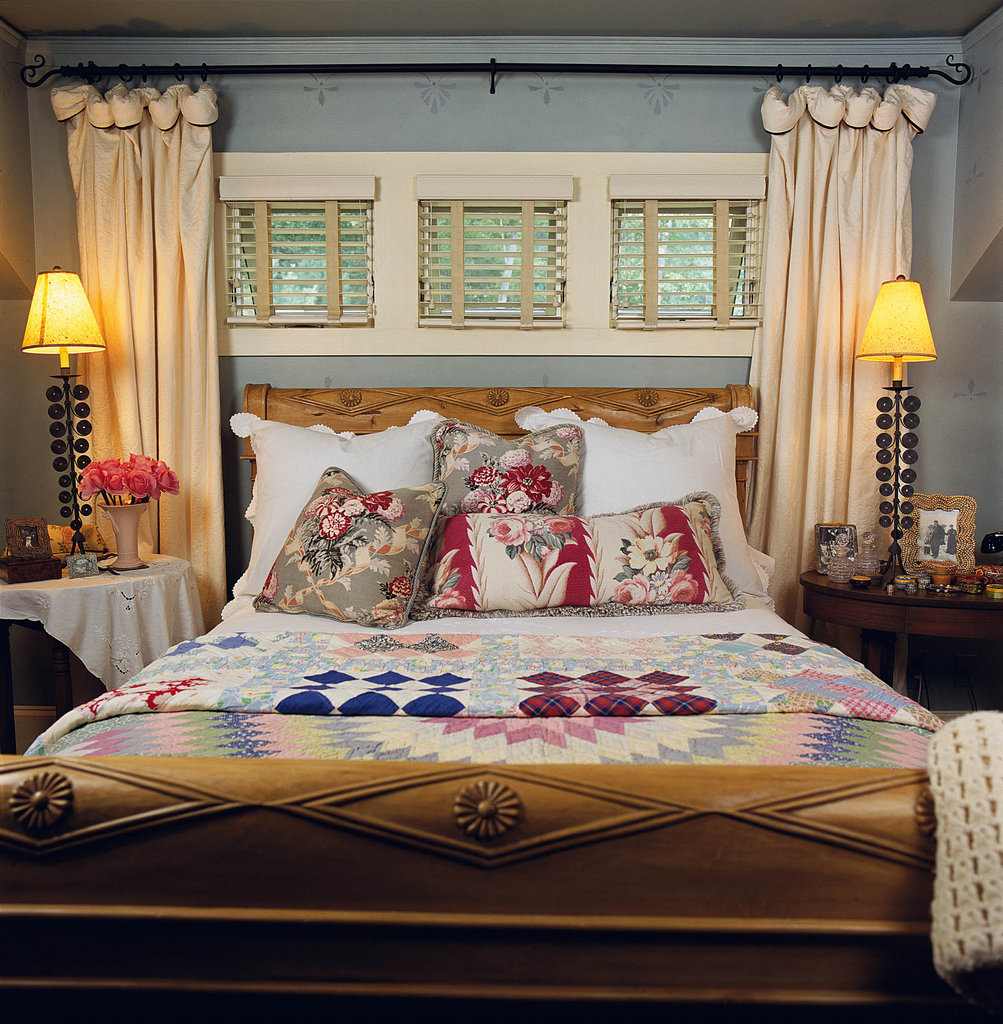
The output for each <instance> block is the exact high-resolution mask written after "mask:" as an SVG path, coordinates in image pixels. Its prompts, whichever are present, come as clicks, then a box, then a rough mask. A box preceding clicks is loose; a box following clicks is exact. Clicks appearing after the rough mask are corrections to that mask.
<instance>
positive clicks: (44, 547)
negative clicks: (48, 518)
mask: <svg viewBox="0 0 1003 1024" xmlns="http://www.w3.org/2000/svg"><path fill="white" fill-rule="evenodd" d="M4 525H5V526H6V528H7V551H8V553H9V555H10V557H11V558H25V559H27V558H32V559H34V558H51V557H52V545H51V544H50V543H49V528H48V526H46V524H45V520H44V519H42V518H41V517H36V518H32V519H15V518H11V519H8V520H7V521H6V522H5V524H4Z"/></svg>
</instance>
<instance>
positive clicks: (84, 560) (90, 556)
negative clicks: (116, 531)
mask: <svg viewBox="0 0 1003 1024" xmlns="http://www.w3.org/2000/svg"><path fill="white" fill-rule="evenodd" d="M66 570H67V572H66V574H67V576H68V577H69V578H70V579H71V580H79V579H83V578H84V577H85V576H99V575H100V574H101V570H100V569H99V568H98V556H97V555H96V554H94V552H93V551H85V552H84V553H83V554H82V555H67V556H66Z"/></svg>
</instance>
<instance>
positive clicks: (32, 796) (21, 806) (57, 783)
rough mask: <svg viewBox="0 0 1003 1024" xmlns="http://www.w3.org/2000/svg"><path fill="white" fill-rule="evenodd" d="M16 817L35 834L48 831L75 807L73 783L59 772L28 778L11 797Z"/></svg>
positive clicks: (11, 806) (27, 829)
mask: <svg viewBox="0 0 1003 1024" xmlns="http://www.w3.org/2000/svg"><path fill="white" fill-rule="evenodd" d="M9 803H10V812H11V814H12V815H13V817H14V820H15V821H16V822H17V823H18V824H19V825H20V826H21V827H22V828H23V829H24V830H25V832H29V833H31V834H32V835H39V834H42V833H44V832H48V831H49V830H50V829H51V828H53V827H54V826H55V825H57V824H59V822H60V821H62V820H63V818H65V817H66V816H67V815H68V814H69V813H70V810H71V808H72V806H73V784H72V783H71V782H70V780H69V779H68V778H67V777H66V776H65V775H63V774H62V773H60V772H41V773H39V774H38V775H32V776H31V777H30V778H28V779H25V781H24V782H22V783H21V784H20V785H19V786H18V787H17V788H16V789H15V790H14V792H13V794H12V795H11V797H10V801H9Z"/></svg>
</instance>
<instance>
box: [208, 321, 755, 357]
mask: <svg viewBox="0 0 1003 1024" xmlns="http://www.w3.org/2000/svg"><path fill="white" fill-rule="evenodd" d="M753 334H754V329H753V328H751V327H749V328H728V329H717V328H713V327H694V328H690V327H676V328H673V329H671V330H656V331H643V330H626V331H625V330H623V329H614V328H584V327H580V328H574V327H566V328H564V329H563V330H552V329H531V330H521V329H520V328H518V327H490V328H487V327H482V326H480V325H478V326H468V327H465V328H463V329H462V330H429V329H428V328H427V327H417V326H411V327H402V328H393V327H372V328H369V329H367V330H349V331H346V330H345V329H344V328H340V327H283V328H281V329H276V328H269V327H230V326H228V325H225V324H224V325H222V327H221V329H220V333H219V354H220V355H221V356H331V355H357V356H367V355H369V356H467V355H472V356H478V355H507V356H512V355H519V356H533V355H538V356H570V357H575V356H605V357H609V358H620V357H623V356H685V357H691V358H692V357H697V358H699V357H706V358H710V357H722V356H725V357H729V356H730V357H740V358H742V357H744V358H748V357H749V356H750V355H751V354H752V338H753Z"/></svg>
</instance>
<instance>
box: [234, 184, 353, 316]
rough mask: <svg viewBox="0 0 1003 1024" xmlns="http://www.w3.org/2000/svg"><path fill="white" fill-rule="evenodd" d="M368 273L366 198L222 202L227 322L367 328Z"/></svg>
mask: <svg viewBox="0 0 1003 1024" xmlns="http://www.w3.org/2000/svg"><path fill="white" fill-rule="evenodd" d="M372 267H373V203H372V200H369V199H342V200H338V199H289V200H271V199H253V200H252V199H242V200H230V201H228V202H227V203H226V271H227V284H228V288H229V299H230V310H229V319H230V322H232V323H240V324H252V323H253V324H270V325H280V326H283V325H294V324H325V325H336V324H367V325H371V324H372V322H373V271H372Z"/></svg>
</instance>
